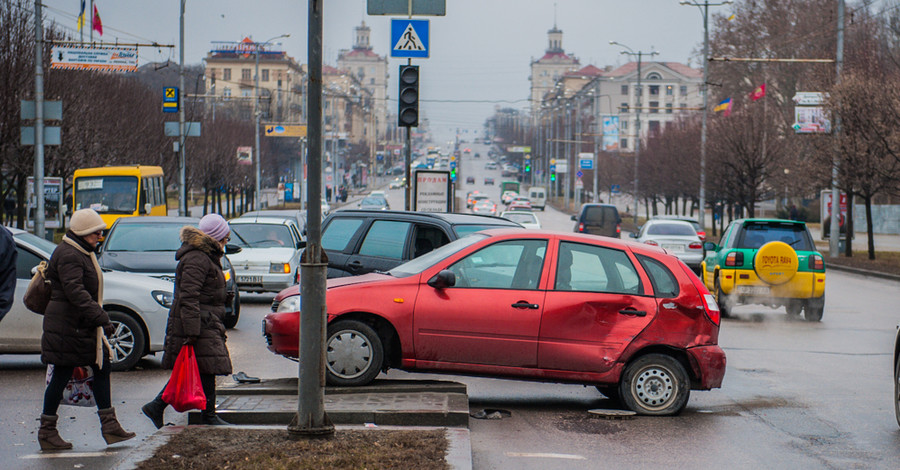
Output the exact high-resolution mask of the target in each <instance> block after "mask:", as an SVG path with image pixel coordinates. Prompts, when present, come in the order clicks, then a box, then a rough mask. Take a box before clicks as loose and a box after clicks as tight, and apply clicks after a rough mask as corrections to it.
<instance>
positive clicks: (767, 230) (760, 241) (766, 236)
mask: <svg viewBox="0 0 900 470" xmlns="http://www.w3.org/2000/svg"><path fill="white" fill-rule="evenodd" d="M773 241H781V242H784V243H787V244H788V245H790V246H791V247H792V248H793V249H794V250H797V251H815V247H814V246H813V243H812V240H811V239H810V236H809V232H808V231H807V230H806V226H805V225H803V224H793V223H778V222H766V223H748V224H747V225H744V235H743V237H741V240H740V243H739V244H738V248H751V249H757V248H760V247H761V246H763V245H765V244H766V243H769V242H773Z"/></svg>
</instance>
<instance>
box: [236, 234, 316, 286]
mask: <svg viewBox="0 0 900 470" xmlns="http://www.w3.org/2000/svg"><path fill="white" fill-rule="evenodd" d="M228 225H229V226H230V227H231V243H232V244H234V245H237V246H239V247H241V252H240V253H235V254H233V255H228V259H230V260H231V265H232V266H233V267H234V274H235V275H236V276H237V285H238V289H240V290H242V291H247V292H280V291H281V290H282V289H285V288H287V287H290V286H292V285H294V284H296V280H297V273H298V272H299V269H300V252H301V249H302V248H303V247H305V246H306V242H305V241H304V240H303V237H302V236H301V235H300V228H299V227H297V222H296V220H294V219H293V218H291V217H256V218H253V217H239V218H237V219H231V220H230V221H228Z"/></svg>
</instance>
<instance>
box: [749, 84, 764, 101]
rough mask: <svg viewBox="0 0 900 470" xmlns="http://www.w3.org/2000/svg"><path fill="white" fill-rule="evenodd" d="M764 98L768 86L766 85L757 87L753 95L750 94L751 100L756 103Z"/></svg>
mask: <svg viewBox="0 0 900 470" xmlns="http://www.w3.org/2000/svg"><path fill="white" fill-rule="evenodd" d="M763 96H766V84H765V83H763V84H762V85H760V86H758V87H756V89H755V90H753V93H750V99H751V100H753V101H756V100H758V99H760V98H762V97H763Z"/></svg>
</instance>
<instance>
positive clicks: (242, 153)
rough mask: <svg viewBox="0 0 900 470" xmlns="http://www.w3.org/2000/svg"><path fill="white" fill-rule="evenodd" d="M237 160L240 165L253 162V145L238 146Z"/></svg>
mask: <svg viewBox="0 0 900 470" xmlns="http://www.w3.org/2000/svg"><path fill="white" fill-rule="evenodd" d="M237 161H238V165H251V164H253V147H238V148H237Z"/></svg>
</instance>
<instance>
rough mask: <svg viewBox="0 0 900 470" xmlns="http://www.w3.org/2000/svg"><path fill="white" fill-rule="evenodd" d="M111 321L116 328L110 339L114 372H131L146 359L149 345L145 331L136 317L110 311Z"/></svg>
mask: <svg viewBox="0 0 900 470" xmlns="http://www.w3.org/2000/svg"><path fill="white" fill-rule="evenodd" d="M109 321H110V322H111V323H112V324H113V326H115V327H116V331H115V332H113V334H112V335H110V336H109V338H108V339H109V345H110V347H111V348H112V370H114V371H116V372H121V371H125V370H130V369H131V368H133V367H134V366H135V364H137V363H138V361H139V360H141V358H142V357H144V348H145V346H146V344H147V337H146V335H145V334H144V329H143V328H142V327H141V325H140V323H138V321H137V320H135V319H134V317H132V316H131V315H128V314H127V313H124V312H120V311H118V310H110V311H109Z"/></svg>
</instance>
